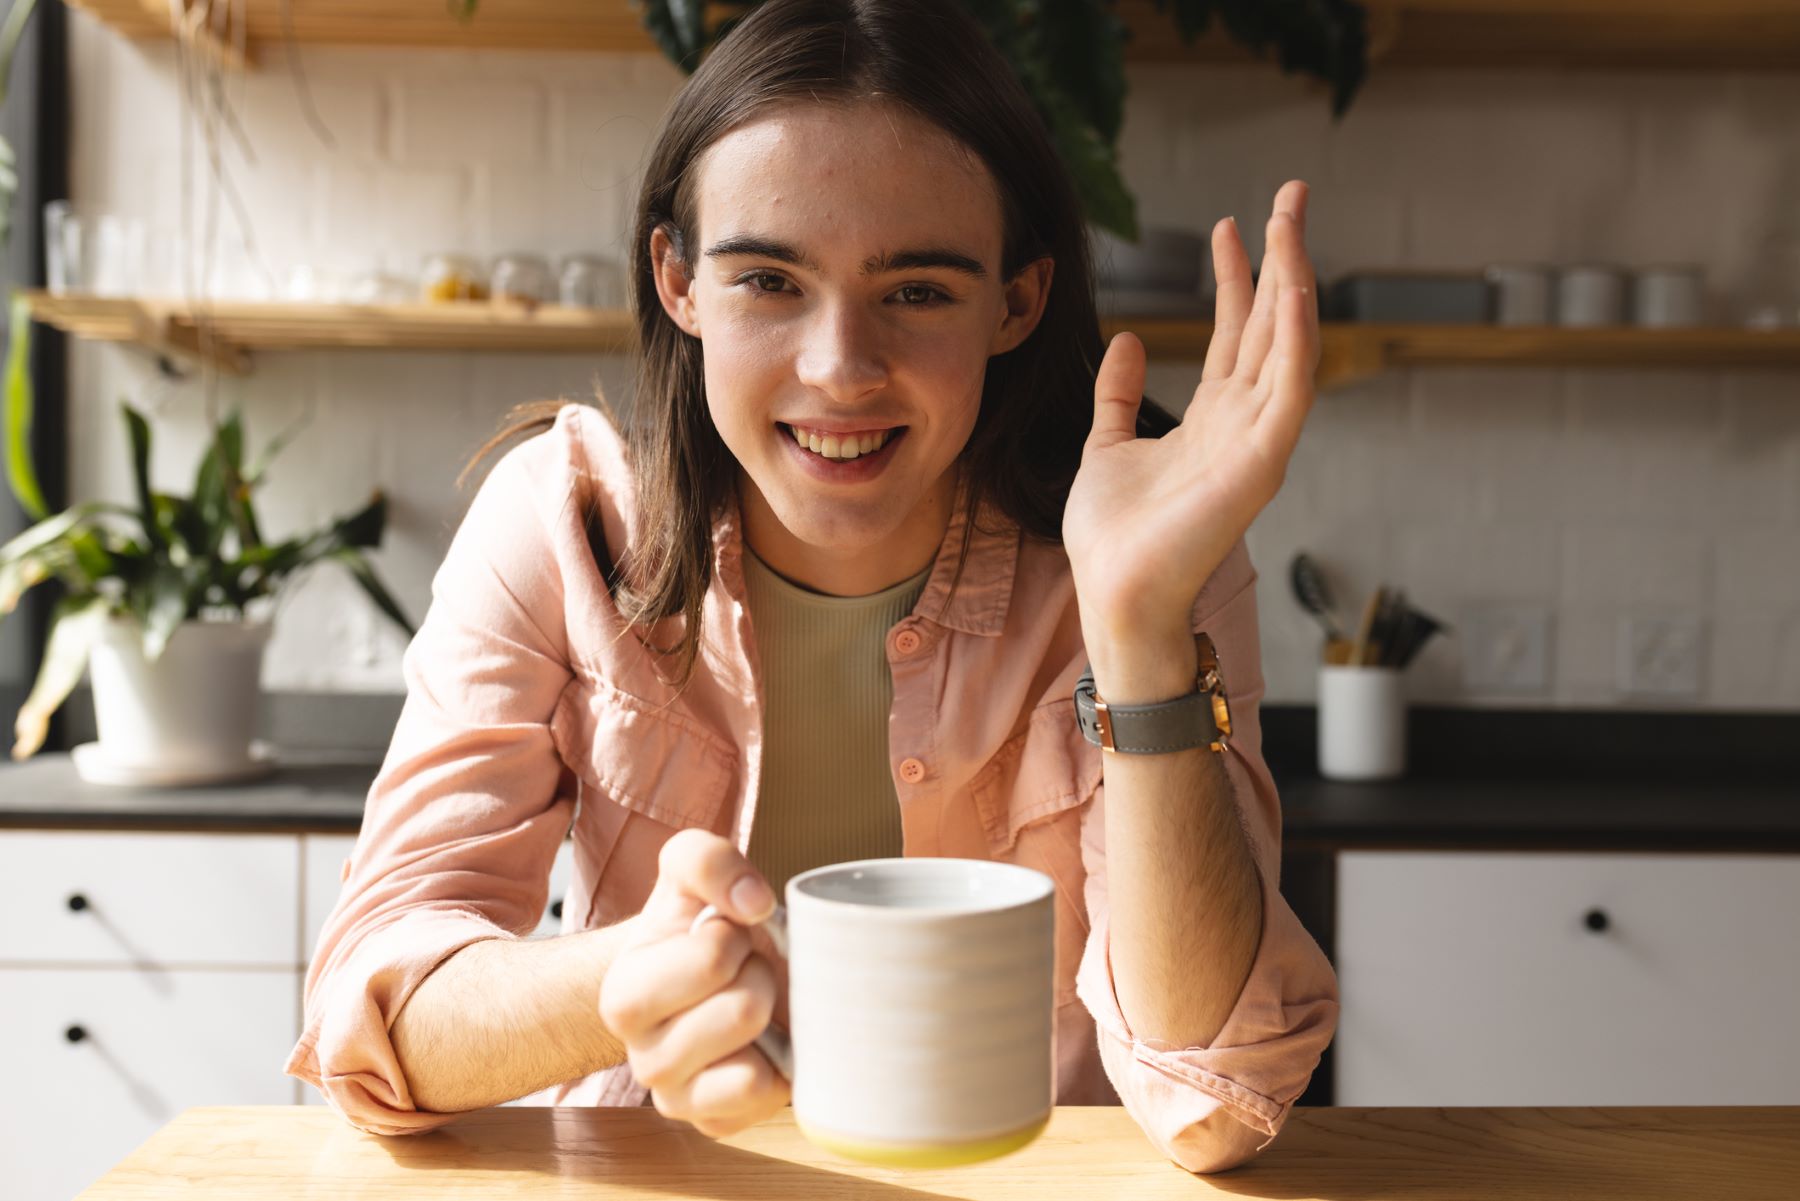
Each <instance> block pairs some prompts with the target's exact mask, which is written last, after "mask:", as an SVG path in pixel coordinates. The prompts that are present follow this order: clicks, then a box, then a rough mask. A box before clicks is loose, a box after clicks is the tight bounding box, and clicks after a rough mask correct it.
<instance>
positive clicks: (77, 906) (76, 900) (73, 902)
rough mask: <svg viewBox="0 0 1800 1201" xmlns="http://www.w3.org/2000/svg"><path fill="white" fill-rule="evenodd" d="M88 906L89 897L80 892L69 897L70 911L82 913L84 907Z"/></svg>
mask: <svg viewBox="0 0 1800 1201" xmlns="http://www.w3.org/2000/svg"><path fill="white" fill-rule="evenodd" d="M87 907H88V899H87V898H86V897H84V896H82V895H81V894H80V893H74V894H72V895H71V896H70V897H69V912H70V913H80V912H81V911H82V910H83V909H86V908H87Z"/></svg>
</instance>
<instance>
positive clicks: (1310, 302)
mask: <svg viewBox="0 0 1800 1201" xmlns="http://www.w3.org/2000/svg"><path fill="white" fill-rule="evenodd" d="M1279 307H1280V310H1281V312H1280V316H1279V323H1280V329H1279V331H1278V333H1277V336H1276V339H1275V350H1274V352H1273V354H1272V355H1271V356H1270V358H1271V363H1272V365H1271V367H1270V369H1269V370H1268V371H1267V372H1265V376H1266V377H1267V378H1268V380H1269V382H1270V385H1271V387H1270V396H1269V400H1268V402H1267V403H1266V404H1264V405H1263V407H1262V411H1261V412H1260V413H1258V414H1257V417H1256V424H1257V427H1258V429H1259V430H1261V431H1262V432H1263V433H1264V434H1265V435H1266V436H1267V438H1268V445H1271V446H1273V447H1276V448H1278V450H1279V451H1280V453H1281V455H1282V457H1283V459H1284V460H1285V458H1286V456H1287V455H1289V454H1291V453H1293V449H1294V446H1295V445H1296V444H1297V443H1298V442H1299V441H1300V427H1301V426H1303V425H1304V424H1305V423H1306V415H1307V413H1308V412H1309V411H1311V409H1312V402H1313V396H1314V393H1315V390H1316V389H1315V386H1314V383H1313V375H1314V373H1315V372H1316V371H1317V370H1318V365H1319V318H1318V305H1317V301H1316V290H1315V289H1312V288H1285V289H1283V290H1282V294H1281V302H1280V306H1279Z"/></svg>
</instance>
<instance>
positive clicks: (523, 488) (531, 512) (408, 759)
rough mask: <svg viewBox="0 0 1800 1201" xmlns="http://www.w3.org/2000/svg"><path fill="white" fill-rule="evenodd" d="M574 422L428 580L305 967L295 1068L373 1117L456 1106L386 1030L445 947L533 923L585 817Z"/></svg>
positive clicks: (500, 475)
mask: <svg viewBox="0 0 1800 1201" xmlns="http://www.w3.org/2000/svg"><path fill="white" fill-rule="evenodd" d="M566 435H567V430H566V428H565V427H564V426H563V425H562V424H560V423H559V426H558V428H557V429H556V430H554V431H551V432H550V433H546V434H543V435H539V436H537V437H534V438H532V439H529V440H528V441H526V442H524V443H522V444H520V445H518V446H516V447H514V448H513V449H512V450H510V451H508V452H507V453H506V454H505V455H504V456H503V457H502V458H501V459H500V461H499V462H498V463H497V464H495V466H494V468H493V470H492V471H491V472H490V473H489V475H488V477H487V479H486V480H485V481H483V483H482V486H481V488H480V489H479V490H478V492H477V494H476V496H475V499H474V500H473V501H472V502H471V504H470V507H469V511H468V513H467V515H466V516H465V517H464V519H463V521H462V524H461V525H460V526H459V528H458V529H457V532H456V534H455V536H454V537H453V538H452V540H451V544H450V548H449V550H448V552H447V554H446V556H445V558H444V561H443V563H442V565H441V566H440V567H439V568H438V570H437V572H436V574H435V575H434V577H433V579H432V585H431V596H432V599H431V605H430V608H429V611H428V612H427V613H426V616H425V619H424V620H423V622H422V623H421V624H420V627H419V630H418V633H417V635H416V636H415V637H414V638H413V640H412V642H411V643H410V644H409V645H408V646H407V648H406V652H405V654H404V656H403V659H402V673H403V675H404V678H405V681H406V700H405V703H404V705H403V707H402V709H401V714H400V719H399V722H398V724H397V726H396V728H395V730H394V734H393V738H392V741H391V743H390V745H389V747H388V751H387V753H386V756H385V758H384V760H383V763H382V765H381V768H380V770H379V771H378V772H377V775H376V778H375V781H374V783H373V785H372V786H371V788H370V791H369V794H368V798H367V801H366V804H365V808H364V812H363V822H362V829H361V832H360V834H359V835H358V837H357V842H356V847H355V851H354V853H353V855H352V857H351V860H350V863H349V865H348V869H347V874H346V875H345V877H344V886H343V889H342V892H341V893H340V895H339V898H338V901H337V904H336V906H335V908H334V909H333V910H332V912H331V914H330V915H329V917H328V919H327V921H326V923H325V925H324V928H323V930H322V931H321V933H320V936H319V941H318V944H317V946H316V947H315V948H314V949H313V956H312V960H311V963H310V965H309V967H308V969H307V973H306V982H305V994H304V1011H305V1020H304V1025H303V1029H302V1034H301V1037H300V1040H299V1042H298V1043H297V1044H296V1045H295V1047H294V1049H293V1051H292V1052H291V1053H290V1055H289V1057H288V1060H287V1063H286V1065H285V1066H284V1069H283V1070H284V1071H285V1072H286V1073H287V1074H288V1075H291V1076H297V1077H299V1078H300V1079H302V1080H305V1081H307V1082H308V1083H310V1084H312V1085H313V1086H315V1087H316V1088H318V1089H319V1090H320V1091H321V1092H322V1093H323V1094H324V1096H325V1099H326V1100H327V1101H328V1102H329V1103H330V1104H331V1106H332V1107H333V1108H335V1109H336V1110H337V1111H338V1112H339V1113H341V1114H342V1115H343V1116H344V1117H345V1118H346V1119H348V1120H349V1122H350V1123H351V1124H352V1125H354V1126H356V1127H357V1128H359V1129H361V1130H365V1131H368V1132H370V1133H374V1134H409V1133H417V1132H420V1131H424V1130H429V1129H432V1128H434V1127H437V1126H441V1125H443V1124H444V1123H446V1122H448V1121H450V1120H451V1119H452V1118H453V1117H455V1116H456V1115H454V1114H449V1113H434V1112H428V1111H422V1110H419V1109H418V1108H417V1107H416V1106H415V1105H414V1104H413V1098H412V1094H411V1092H410V1090H409V1089H408V1087H407V1082H406V1078H405V1075H404V1074H403V1073H402V1071H401V1069H400V1065H399V1063H398V1061H397V1060H396V1058H395V1054H394V1048H393V1044H392V1042H391V1040H390V1037H389V1030H390V1028H391V1026H392V1024H393V1022H394V1019H395V1017H396V1016H397V1015H398V1014H399V1013H400V1010H401V1008H402V1007H403V1006H404V1005H405V1004H406V1002H407V999H408V998H409V997H411V996H412V993H413V990H414V989H416V988H417V987H418V986H419V984H420V982H421V981H423V980H424V979H425V978H426V977H427V976H428V975H430V974H431V972H432V971H433V970H434V969H435V968H436V967H437V966H438V965H439V964H440V963H442V962H443V961H444V960H445V959H447V958H449V957H450V956H451V955H453V954H455V953H456V952H457V951H458V950H460V949H461V948H463V947H465V946H467V945H469V944H470V943H472V942H476V941H479V940H481V939H488V938H502V939H517V938H521V937H524V936H526V935H528V934H529V933H530V932H531V931H532V930H533V929H534V928H535V927H536V925H537V923H538V921H539V919H540V917H541V915H542V913H543V911H544V904H545V901H546V900H547V898H548V893H549V873H550V868H551V865H552V863H553V861H554V859H555V856H556V852H557V848H558V846H559V845H560V844H561V842H562V840H563V838H564V836H565V835H566V834H567V832H568V830H569V826H570V822H571V820H572V818H573V814H574V808H575V795H576V793H575V781H574V777H573V775H572V773H570V772H569V771H568V770H567V768H566V767H565V766H564V765H563V763H562V761H561V759H560V757H559V756H558V754H557V751H556V748H555V746H554V744H553V742H552V739H551V734H550V729H549V721H550V717H551V713H552V711H553V710H554V708H555V705H556V703H557V699H558V697H559V696H560V695H561V693H562V692H563V690H564V688H565V687H567V686H568V683H569V680H570V678H571V673H570V670H569V668H568V666H567V644H566V633H565V631H566V626H565V623H564V619H563V615H562V597H563V588H562V585H561V582H560V579H559V569H558V564H557V555H556V554H555V553H554V552H555V550H556V548H555V547H554V546H552V544H551V543H552V538H551V535H550V533H549V531H550V530H552V529H554V528H555V527H556V525H557V524H558V523H559V522H560V521H561V520H562V518H563V517H566V515H567V511H566V509H565V506H568V505H570V504H572V503H573V501H572V499H571V498H572V493H573V483H574V475H573V473H572V472H571V471H570V469H569V465H568V462H567V458H566V455H567V445H568V440H567V436H566Z"/></svg>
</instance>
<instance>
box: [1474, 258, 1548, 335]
mask: <svg viewBox="0 0 1800 1201" xmlns="http://www.w3.org/2000/svg"><path fill="white" fill-rule="evenodd" d="M1482 274H1483V275H1484V276H1486V278H1487V281H1488V282H1489V283H1490V284H1492V285H1493V286H1494V324H1495V325H1548V324H1550V312H1551V308H1550V302H1551V284H1552V281H1553V279H1554V273H1553V272H1552V271H1551V270H1550V268H1549V267H1546V266H1543V265H1541V264H1538V263H1495V264H1493V265H1491V266H1489V267H1488V268H1487V269H1486V270H1485V271H1483V272H1482Z"/></svg>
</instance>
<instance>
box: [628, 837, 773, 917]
mask: <svg viewBox="0 0 1800 1201" xmlns="http://www.w3.org/2000/svg"><path fill="white" fill-rule="evenodd" d="M708 905H716V906H718V907H719V911H720V912H721V913H724V914H726V915H728V916H730V917H731V918H732V919H734V920H736V921H740V922H747V923H754V922H759V921H762V920H763V919H764V918H766V917H768V916H769V914H770V912H771V911H772V910H773V909H774V908H775V893H774V892H773V890H771V889H770V888H769V885H768V882H767V881H765V880H764V879H763V877H762V873H761V872H758V871H757V870H756V868H755V867H754V866H752V864H751V863H750V861H749V860H748V859H746V858H745V857H744V856H743V854H742V853H740V852H739V851H738V849H737V847H735V846H733V845H732V843H731V842H730V841H729V840H728V839H725V838H722V837H720V836H719V835H717V834H714V833H712V832H711V831H709V830H701V829H697V828H692V827H690V828H688V829H685V830H679V831H677V832H676V833H675V834H674V835H673V836H672V837H670V838H669V840H668V841H667V842H665V843H663V847H662V851H661V853H660V855H659V857H658V861H657V877H656V886H655V888H654V889H653V891H652V894H651V897H650V899H649V900H648V901H647V902H645V905H644V912H645V915H646V916H648V917H649V918H650V920H651V921H652V922H654V923H656V924H657V926H658V928H661V927H663V926H675V925H681V926H683V928H685V925H684V923H691V922H692V921H693V920H694V918H695V917H696V916H697V915H698V914H699V913H700V911H701V910H702V909H704V908H705V907H706V906H708Z"/></svg>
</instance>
